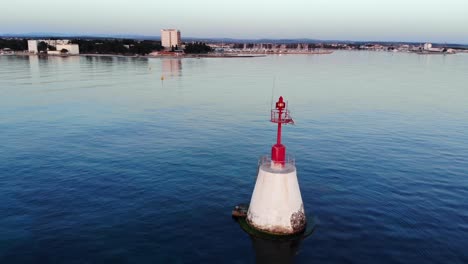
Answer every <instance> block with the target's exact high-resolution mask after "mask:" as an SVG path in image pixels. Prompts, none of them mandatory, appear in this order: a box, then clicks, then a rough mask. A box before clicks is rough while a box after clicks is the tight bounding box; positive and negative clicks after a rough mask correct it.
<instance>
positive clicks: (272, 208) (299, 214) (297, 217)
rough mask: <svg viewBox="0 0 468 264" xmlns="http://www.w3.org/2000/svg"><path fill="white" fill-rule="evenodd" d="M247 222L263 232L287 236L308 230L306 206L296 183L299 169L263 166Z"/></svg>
mask: <svg viewBox="0 0 468 264" xmlns="http://www.w3.org/2000/svg"><path fill="white" fill-rule="evenodd" d="M247 222H248V223H249V224H250V225H251V226H252V227H254V228H256V229H259V230H261V231H264V232H268V233H273V234H279V235H288V234H295V233H299V232H302V231H303V230H304V229H305V227H306V223H307V222H306V217H305V213H304V205H303V203H302V197H301V191H300V189H299V183H298V181H297V175H296V167H295V166H294V165H292V164H287V165H286V167H285V168H283V169H278V168H274V167H272V166H271V165H269V164H265V165H262V166H260V168H259V171H258V176H257V182H256V183H255V188H254V191H253V194H252V199H251V200H250V206H249V210H248V212H247Z"/></svg>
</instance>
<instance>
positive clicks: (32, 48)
mask: <svg viewBox="0 0 468 264" xmlns="http://www.w3.org/2000/svg"><path fill="white" fill-rule="evenodd" d="M37 44H38V41H37V40H34V39H30V40H28V52H29V53H34V54H37V53H38V50H37Z"/></svg>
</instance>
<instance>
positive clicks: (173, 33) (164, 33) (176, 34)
mask: <svg viewBox="0 0 468 264" xmlns="http://www.w3.org/2000/svg"><path fill="white" fill-rule="evenodd" d="M181 44H182V41H181V38H180V31H179V30H177V29H161V45H162V46H163V47H164V48H165V49H171V48H172V47H175V46H178V47H180V46H181Z"/></svg>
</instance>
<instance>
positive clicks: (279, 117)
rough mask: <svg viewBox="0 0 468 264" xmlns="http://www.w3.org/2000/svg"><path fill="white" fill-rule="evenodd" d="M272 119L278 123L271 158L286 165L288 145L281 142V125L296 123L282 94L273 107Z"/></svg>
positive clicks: (275, 162)
mask: <svg viewBox="0 0 468 264" xmlns="http://www.w3.org/2000/svg"><path fill="white" fill-rule="evenodd" d="M270 121H271V122H273V123H277V124H278V134H277V138H276V144H275V145H273V147H272V148H271V160H272V161H273V163H274V164H275V165H279V166H284V164H285V159H286V147H285V146H284V145H283V144H281V125H282V124H285V125H286V124H294V121H293V119H292V117H291V116H290V115H289V110H288V108H287V107H286V103H285V102H284V100H283V96H280V98H279V99H278V102H276V108H274V109H271V119H270Z"/></svg>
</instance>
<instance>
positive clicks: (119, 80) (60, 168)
mask: <svg viewBox="0 0 468 264" xmlns="http://www.w3.org/2000/svg"><path fill="white" fill-rule="evenodd" d="M279 96H283V97H284V99H285V101H287V103H288V108H289V110H290V111H291V115H292V117H293V119H294V121H295V124H294V125H287V126H285V127H284V129H283V143H284V144H285V145H286V148H287V153H288V154H291V155H293V156H294V157H295V161H296V167H297V174H298V179H299V184H300V189H301V194H302V199H303V202H304V208H305V211H306V215H307V216H308V219H309V221H311V222H312V220H314V223H315V228H314V231H313V233H312V234H311V235H310V236H309V237H307V238H301V239H296V240H292V241H271V240H264V239H259V238H257V237H251V236H249V234H247V233H245V232H244V231H243V230H242V229H241V228H240V226H239V224H238V223H237V222H236V221H234V220H233V219H232V217H231V211H232V209H233V207H234V206H235V205H237V204H239V203H249V201H250V198H251V194H252V191H253V188H254V184H255V179H256V173H257V164H258V160H259V158H260V157H261V156H263V155H269V154H270V151H271V146H272V145H273V144H274V143H275V141H276V126H275V124H273V123H271V122H269V119H270V110H271V107H272V103H273V102H275V101H276V100H277V99H278V97H279ZM467 245H468V54H455V55H418V54H412V53H397V52H372V51H370V52H369V51H335V52H334V53H332V54H329V55H283V56H279V55H271V56H266V57H256V58H129V57H107V56H70V57H52V56H51V57H37V56H0V263H7V264H9V263H72V264H74V263H452V264H454V263H468V250H467Z"/></svg>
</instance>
